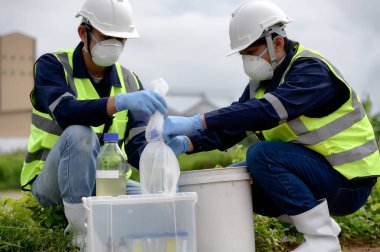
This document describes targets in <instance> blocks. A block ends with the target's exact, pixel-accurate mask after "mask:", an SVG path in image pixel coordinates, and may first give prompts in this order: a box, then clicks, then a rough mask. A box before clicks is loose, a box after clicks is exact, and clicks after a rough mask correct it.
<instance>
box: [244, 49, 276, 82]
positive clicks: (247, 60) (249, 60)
mask: <svg viewBox="0 0 380 252" xmlns="http://www.w3.org/2000/svg"><path fill="white" fill-rule="evenodd" d="M267 51H268V48H266V49H265V50H264V51H263V52H262V53H260V54H259V55H258V56H253V55H242V59H243V67H244V72H245V73H246V74H247V75H248V77H250V78H251V79H252V80H255V81H263V80H269V79H271V78H272V77H273V68H272V66H271V64H269V63H268V62H267V61H266V60H264V59H263V58H261V57H262V56H263V55H264V53H266V52H267Z"/></svg>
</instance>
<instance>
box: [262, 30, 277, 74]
mask: <svg viewBox="0 0 380 252" xmlns="http://www.w3.org/2000/svg"><path fill="white" fill-rule="evenodd" d="M265 40H266V41H267V47H268V51H269V59H270V63H271V65H272V69H273V71H274V70H275V69H276V66H277V64H276V61H277V58H276V54H275V53H274V49H273V41H272V36H271V34H268V35H266V36H265Z"/></svg>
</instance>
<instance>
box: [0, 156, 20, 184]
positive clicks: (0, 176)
mask: <svg viewBox="0 0 380 252" xmlns="http://www.w3.org/2000/svg"><path fill="white" fill-rule="evenodd" d="M24 158H25V153H24V152H21V151H20V152H15V153H8V154H4V155H1V156H0V190H4V189H20V173H21V169H22V165H23V162H24Z"/></svg>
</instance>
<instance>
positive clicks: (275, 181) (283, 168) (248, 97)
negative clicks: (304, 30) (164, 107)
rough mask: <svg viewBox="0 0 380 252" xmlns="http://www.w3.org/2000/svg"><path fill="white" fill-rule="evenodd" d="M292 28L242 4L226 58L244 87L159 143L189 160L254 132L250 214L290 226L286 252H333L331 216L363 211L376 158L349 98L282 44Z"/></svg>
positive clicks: (258, 0) (363, 120)
mask: <svg viewBox="0 0 380 252" xmlns="http://www.w3.org/2000/svg"><path fill="white" fill-rule="evenodd" d="M291 21H292V20H291V18H289V17H288V16H287V15H286V14H285V13H284V12H283V11H282V10H281V9H280V8H279V7H278V6H276V5H275V4H273V3H272V2H270V1H267V0H251V1H248V2H245V3H243V4H241V5H240V6H239V7H238V8H237V9H236V11H235V12H233V13H232V17H231V21H230V27H229V32H230V40H231V44H230V45H231V52H230V53H229V54H237V53H239V54H240V55H241V57H242V62H243V68H244V71H245V73H246V74H247V75H248V77H249V83H248V85H247V87H246V88H245V90H244V91H243V94H242V96H241V97H240V99H239V100H238V101H236V102H234V103H232V105H230V106H228V107H225V108H221V109H218V110H215V111H211V112H208V113H205V114H198V115H195V116H192V117H175V116H169V117H168V118H167V119H166V120H165V126H164V134H165V135H166V139H167V140H166V141H167V142H168V144H169V146H170V147H171V148H172V149H173V150H174V151H175V152H176V153H177V154H181V153H185V152H186V153H188V154H189V153H195V152H199V151H208V150H213V149H219V150H226V149H228V148H230V147H231V146H233V145H234V144H236V143H238V142H240V141H241V140H242V139H244V138H245V137H246V136H247V134H248V132H255V133H256V135H257V136H258V138H259V139H260V140H261V141H258V142H257V143H255V144H252V145H251V146H250V147H249V149H248V151H247V155H246V161H245V162H242V163H240V165H246V166H247V169H248V171H249V172H250V174H251V177H252V179H253V184H252V193H253V201H252V202H253V210H254V212H255V213H258V214H262V215H265V216H271V217H278V218H279V219H280V220H283V221H287V222H291V223H294V225H295V227H296V228H297V230H298V231H299V232H301V233H303V235H304V238H305V242H304V243H303V244H301V245H300V246H299V247H298V248H296V249H295V250H294V251H297V252H314V251H315V252H316V251H324V252H330V251H331V252H336V251H341V247H340V244H339V240H338V234H339V233H340V227H339V225H338V224H337V223H336V222H335V221H334V220H333V219H332V218H331V217H330V215H348V214H351V213H353V212H355V211H356V210H358V209H359V208H360V207H361V206H362V205H363V204H364V203H365V202H366V200H367V198H368V196H369V195H370V193H371V190H372V188H373V185H374V184H375V183H376V180H377V177H378V176H379V175H380V157H379V152H378V148H377V143H376V139H375V135H374V132H373V129H372V126H371V124H370V122H369V120H368V117H367V116H366V113H365V111H364V109H363V106H362V104H361V103H360V100H359V98H358V96H357V95H356V93H355V91H354V90H353V89H352V87H351V86H349V84H348V83H347V82H346V80H345V79H344V77H343V76H342V74H341V73H340V72H339V70H338V69H337V68H335V67H334V66H333V65H332V64H331V63H330V62H329V61H328V60H327V59H326V58H324V57H323V55H322V54H320V53H319V52H317V51H314V50H309V49H307V48H305V47H304V46H303V45H302V44H300V43H298V42H294V41H291V40H289V39H288V38H287V35H286V33H285V26H286V25H287V24H288V23H290V22H291ZM231 85H234V84H233V81H232V80H231Z"/></svg>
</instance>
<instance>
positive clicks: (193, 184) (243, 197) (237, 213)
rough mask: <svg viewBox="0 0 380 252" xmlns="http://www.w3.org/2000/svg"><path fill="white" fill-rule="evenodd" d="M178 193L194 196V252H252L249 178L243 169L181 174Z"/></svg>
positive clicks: (252, 235)
mask: <svg viewBox="0 0 380 252" xmlns="http://www.w3.org/2000/svg"><path fill="white" fill-rule="evenodd" d="M178 184H179V191H181V192H196V193H197V194H198V203H197V205H196V210H195V218H196V230H197V232H196V233H197V248H198V250H197V251H198V252H235V251H236V252H254V251H255V239H254V227H253V209H252V189H251V178H250V176H249V173H248V172H247V168H246V167H233V168H232V167H230V168H215V169H205V170H196V171H188V172H182V173H181V175H180V177H179V182H178Z"/></svg>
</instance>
